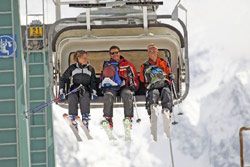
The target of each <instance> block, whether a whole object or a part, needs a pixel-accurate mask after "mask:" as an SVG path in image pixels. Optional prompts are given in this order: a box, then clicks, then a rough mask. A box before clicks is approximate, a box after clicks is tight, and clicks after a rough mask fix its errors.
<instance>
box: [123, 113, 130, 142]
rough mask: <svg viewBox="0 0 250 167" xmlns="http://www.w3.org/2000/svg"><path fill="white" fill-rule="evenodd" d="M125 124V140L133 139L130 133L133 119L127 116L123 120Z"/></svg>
mask: <svg viewBox="0 0 250 167" xmlns="http://www.w3.org/2000/svg"><path fill="white" fill-rule="evenodd" d="M123 126H124V132H125V141H131V135H130V126H131V121H130V119H129V118H125V119H124V120H123Z"/></svg>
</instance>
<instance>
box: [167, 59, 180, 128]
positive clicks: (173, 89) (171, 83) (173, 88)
mask: <svg viewBox="0 0 250 167" xmlns="http://www.w3.org/2000/svg"><path fill="white" fill-rule="evenodd" d="M167 63H168V67H169V71H170V72H171V73H172V68H171V65H170V63H169V60H168V59H167ZM170 89H171V92H172V93H173V94H174V96H175V98H177V94H176V90H175V86H174V81H173V80H172V81H171V82H170ZM172 97H173V96H172ZM173 106H174V105H173ZM172 110H173V111H172V113H173V118H174V121H173V122H172V124H173V125H176V124H178V122H177V121H175V114H174V108H173V107H172Z"/></svg>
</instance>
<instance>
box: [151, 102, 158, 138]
mask: <svg viewBox="0 0 250 167" xmlns="http://www.w3.org/2000/svg"><path fill="white" fill-rule="evenodd" d="M156 107H157V105H155V104H152V105H151V106H150V110H151V135H152V137H153V140H154V141H157V111H156Z"/></svg>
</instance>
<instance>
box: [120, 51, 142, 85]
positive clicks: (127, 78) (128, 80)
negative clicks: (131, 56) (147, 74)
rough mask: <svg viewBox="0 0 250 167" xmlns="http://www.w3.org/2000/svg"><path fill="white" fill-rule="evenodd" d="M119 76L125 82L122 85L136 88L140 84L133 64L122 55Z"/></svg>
mask: <svg viewBox="0 0 250 167" xmlns="http://www.w3.org/2000/svg"><path fill="white" fill-rule="evenodd" d="M119 76H120V77H121V79H122V80H123V81H124V82H125V85H123V87H130V86H135V87H136V90H138V88H139V85H140V84H139V79H138V75H137V72H136V69H135V66H134V65H133V64H132V63H131V62H129V61H128V60H127V59H125V58H124V57H123V56H120V61H119Z"/></svg>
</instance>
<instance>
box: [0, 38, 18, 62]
mask: <svg viewBox="0 0 250 167" xmlns="http://www.w3.org/2000/svg"><path fill="white" fill-rule="evenodd" d="M16 52H17V44H16V37H15V40H13V36H12V35H2V36H0V58H10V57H14V56H15V55H17V53H16Z"/></svg>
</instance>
